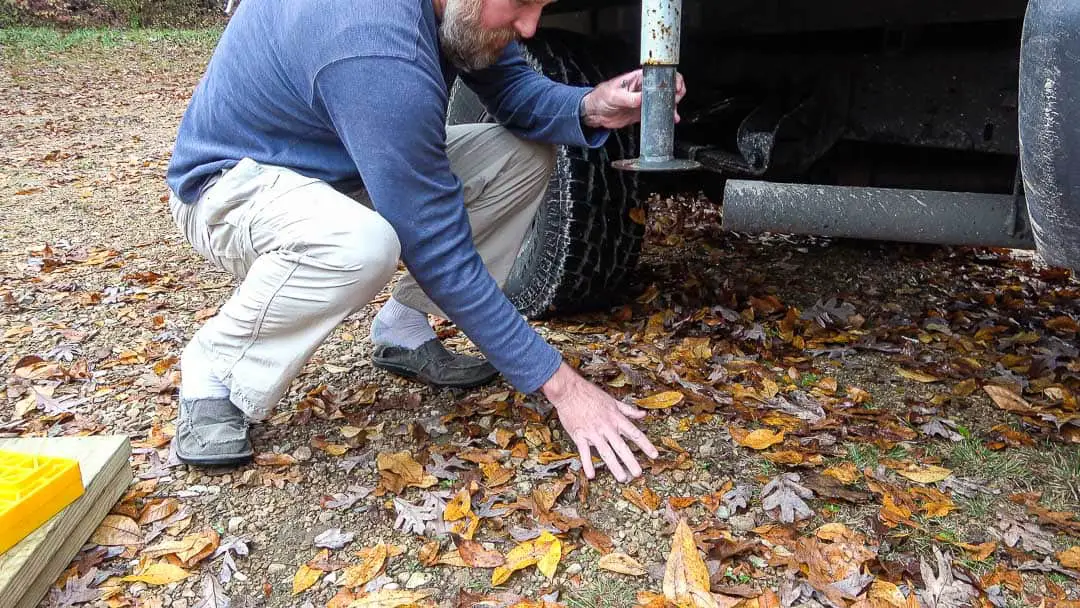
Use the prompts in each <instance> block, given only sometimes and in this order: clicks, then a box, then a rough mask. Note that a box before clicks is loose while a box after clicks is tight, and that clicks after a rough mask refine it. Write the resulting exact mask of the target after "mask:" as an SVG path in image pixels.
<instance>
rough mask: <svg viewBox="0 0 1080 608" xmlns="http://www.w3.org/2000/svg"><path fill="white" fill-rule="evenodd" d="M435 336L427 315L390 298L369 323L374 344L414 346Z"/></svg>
mask: <svg viewBox="0 0 1080 608" xmlns="http://www.w3.org/2000/svg"><path fill="white" fill-rule="evenodd" d="M434 337H435V330H433V329H431V324H430V323H428V319H427V315H426V314H424V313H422V312H420V311H419V310H416V309H415V308H409V307H408V306H405V305H404V304H402V303H401V302H398V301H397V300H395V299H394V298H390V299H389V300H387V301H386V304H383V307H382V308H380V309H379V314H377V315H375V320H374V321H372V323H371V341H372V342H374V343H375V344H385V345H391V346H403V347H405V348H416V347H417V346H420V345H421V344H423V343H424V342H427V341H428V340H430V339H432V338H434Z"/></svg>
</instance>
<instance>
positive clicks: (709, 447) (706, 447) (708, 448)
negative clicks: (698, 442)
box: [698, 443, 716, 458]
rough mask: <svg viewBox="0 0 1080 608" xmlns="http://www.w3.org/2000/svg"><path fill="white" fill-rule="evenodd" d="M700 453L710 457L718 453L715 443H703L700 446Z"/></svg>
mask: <svg viewBox="0 0 1080 608" xmlns="http://www.w3.org/2000/svg"><path fill="white" fill-rule="evenodd" d="M698 454H700V455H701V456H703V457H705V458H709V457H710V456H715V455H716V447H714V446H713V444H711V443H706V444H703V445H702V446H701V447H700V448H698Z"/></svg>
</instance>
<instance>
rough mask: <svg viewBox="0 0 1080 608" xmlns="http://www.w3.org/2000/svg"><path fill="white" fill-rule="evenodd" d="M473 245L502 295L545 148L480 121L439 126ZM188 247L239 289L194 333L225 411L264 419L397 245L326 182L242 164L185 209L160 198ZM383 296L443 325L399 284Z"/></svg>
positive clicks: (548, 159) (409, 287)
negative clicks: (222, 389)
mask: <svg viewBox="0 0 1080 608" xmlns="http://www.w3.org/2000/svg"><path fill="white" fill-rule="evenodd" d="M447 151H448V155H449V158H450V165H451V169H452V170H453V171H454V174H455V175H457V176H458V178H459V179H460V180H461V182H462V184H463V186H464V198H465V205H466V207H467V209H468V215H469V221H470V224H471V226H472V231H473V239H474V242H475V243H476V246H477V249H478V251H479V253H480V256H481V258H482V259H483V261H484V264H485V265H486V267H487V269H488V271H489V272H490V273H491V274H492V276H493V277H494V278H495V280H496V282H497V283H498V284H499V286H500V287H501V286H502V285H503V284H504V283H505V281H506V277H507V275H508V274H509V273H510V268H511V266H512V265H513V263H514V259H515V258H516V256H517V254H518V252H519V250H520V249H521V244H522V241H523V240H524V237H525V233H526V231H527V230H528V228H529V226H530V224H531V222H532V221H533V218H534V216H535V215H536V211H537V208H538V207H539V205H540V203H541V201H542V200H543V198H544V193H545V191H546V189H547V183H548V179H549V176H550V174H551V170H552V167H553V164H554V152H553V149H552V147H551V146H546V145H541V144H536V143H532V142H527V141H525V140H522V139H519V138H517V137H515V136H514V135H513V134H511V133H510V132H509V131H507V130H506V129H504V128H502V127H500V126H497V125H491V124H484V125H461V126H452V127H448V128H447ZM169 208H170V211H171V213H172V216H173V219H174V221H175V222H176V224H177V226H178V227H179V228H180V230H181V232H182V233H183V235H184V237H185V238H186V239H187V241H188V243H190V244H191V245H192V247H194V249H195V250H196V251H198V252H199V253H200V254H201V255H202V256H204V257H205V258H206V259H207V260H209V261H210V262H211V263H213V264H214V265H215V266H217V267H218V268H220V269H222V270H225V271H227V272H229V273H231V274H233V275H234V276H236V277H237V278H239V279H242V281H241V282H240V285H239V286H238V287H237V289H236V291H235V292H233V294H232V296H231V297H230V298H229V299H228V301H226V302H225V304H224V305H222V306H221V308H220V310H219V312H218V314H217V315H216V316H214V317H213V318H211V319H210V320H208V321H207V322H206V323H205V324H204V325H203V326H202V327H201V328H200V329H199V331H197V332H196V333H195V336H194V338H193V340H192V344H191V346H192V347H197V348H200V349H201V350H202V351H203V352H204V353H205V354H206V356H207V357H208V358H209V359H210V361H211V364H212V366H213V369H214V371H215V373H216V374H217V376H218V377H219V378H221V379H222V381H223V382H224V383H225V384H226V385H227V386H228V387H229V390H230V398H231V400H232V401H233V403H234V404H236V405H237V407H239V408H240V409H242V410H243V411H244V413H245V414H247V416H248V417H249V418H251V419H252V420H255V421H260V420H264V419H265V418H266V417H267V416H269V415H270V413H271V412H272V411H273V409H274V407H275V406H276V405H277V402H278V400H279V399H280V398H281V397H282V395H284V394H285V391H286V390H287V389H288V387H289V384H290V382H292V380H293V379H294V378H295V377H296V375H297V374H298V373H299V371H300V369H301V368H302V367H303V366H304V364H306V363H307V361H308V360H309V359H310V358H311V355H312V354H313V353H314V352H315V349H316V348H318V347H319V345H321V344H322V342H323V341H324V340H325V339H326V337H327V336H328V335H329V334H330V332H331V331H333V329H334V328H335V327H336V326H337V325H338V323H340V322H341V321H342V320H343V319H344V318H345V317H347V316H349V315H350V314H351V313H352V312H354V311H355V310H357V309H359V308H361V307H363V306H364V305H366V304H367V303H368V302H370V301H371V299H372V298H373V297H374V296H375V295H376V294H377V293H378V292H379V291H380V290H381V289H382V288H383V287H385V286H386V284H387V282H389V280H390V279H391V278H392V276H393V274H394V272H395V270H396V269H397V262H398V256H399V254H400V245H399V243H398V240H397V236H396V234H395V233H394V230H393V228H392V227H391V226H390V224H389V223H387V222H386V221H385V220H384V219H383V218H382V217H381V216H380V215H379V214H377V213H376V212H375V211H373V210H372V209H371V208H369V207H368V206H366V205H365V204H361V203H360V202H357V200H356V199H354V198H352V197H349V196H346V195H344V194H341V193H340V192H338V191H336V190H334V189H333V188H331V187H330V186H329V185H328V184H326V183H324V182H322V181H320V180H317V179H312V178H309V177H304V176H302V175H300V174H298V173H296V172H294V171H291V170H289V169H286V168H283V167H276V166H269V165H262V164H259V163H256V162H254V161H252V160H251V159H244V160H242V161H241V162H240V163H239V164H238V165H236V166H235V167H233V168H232V169H230V170H229V171H227V172H225V173H224V174H223V175H222V176H221V177H220V178H219V179H218V181H217V182H216V183H214V184H213V185H212V186H211V187H210V188H209V189H207V190H206V191H205V192H204V193H203V195H202V197H201V198H200V199H199V200H198V201H197V202H196V203H194V204H184V203H181V202H180V201H179V200H178V199H177V198H176V196H175V195H173V196H171V197H170V201H169ZM394 297H395V298H396V299H398V300H399V301H400V302H401V303H403V304H405V305H407V306H410V307H412V308H416V309H418V310H421V311H424V312H427V313H430V314H435V315H439V316H445V315H443V314H442V312H441V311H440V310H439V309H438V307H436V306H435V305H434V304H433V303H432V302H431V301H430V300H429V299H428V298H427V296H426V295H425V294H424V292H423V291H422V290H421V289H420V287H419V286H418V285H417V284H416V282H415V281H414V280H413V279H412V277H411V276H406V277H403V278H402V280H401V281H400V282H399V284H398V286H397V287H396V288H395V291H394Z"/></svg>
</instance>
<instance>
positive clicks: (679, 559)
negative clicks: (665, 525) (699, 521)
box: [663, 518, 717, 608]
mask: <svg viewBox="0 0 1080 608" xmlns="http://www.w3.org/2000/svg"><path fill="white" fill-rule="evenodd" d="M663 588H664V597H665V598H666V599H667V600H668V601H670V602H672V603H674V604H676V605H678V606H687V607H690V608H717V603H716V600H715V599H714V598H713V596H712V594H711V593H710V592H709V569H708V568H707V567H706V566H705V560H703V559H702V558H701V555H699V554H698V549H697V545H696V544H695V543H694V533H693V532H691V531H690V526H688V525H687V524H686V520H685V519H682V518H680V519H679V523H678V525H677V526H676V528H675V536H674V537H673V538H672V540H671V553H669V554H668V559H667V566H666V567H665V569H664V586H663Z"/></svg>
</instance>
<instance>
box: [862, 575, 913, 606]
mask: <svg viewBox="0 0 1080 608" xmlns="http://www.w3.org/2000/svg"><path fill="white" fill-rule="evenodd" d="M867 599H869V600H870V605H871V606H874V607H875V608H884V607H885V606H895V607H896V608H904V607H905V606H907V605H908V604H907V599H906V598H905V597H904V594H903V592H901V591H900V588H899V587H897V586H896V585H894V584H892V583H890V582H888V581H883V580H881V579H878V580H875V581H874V582H873V583H872V584H871V585H870V594H869V596H868V598H867Z"/></svg>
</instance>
